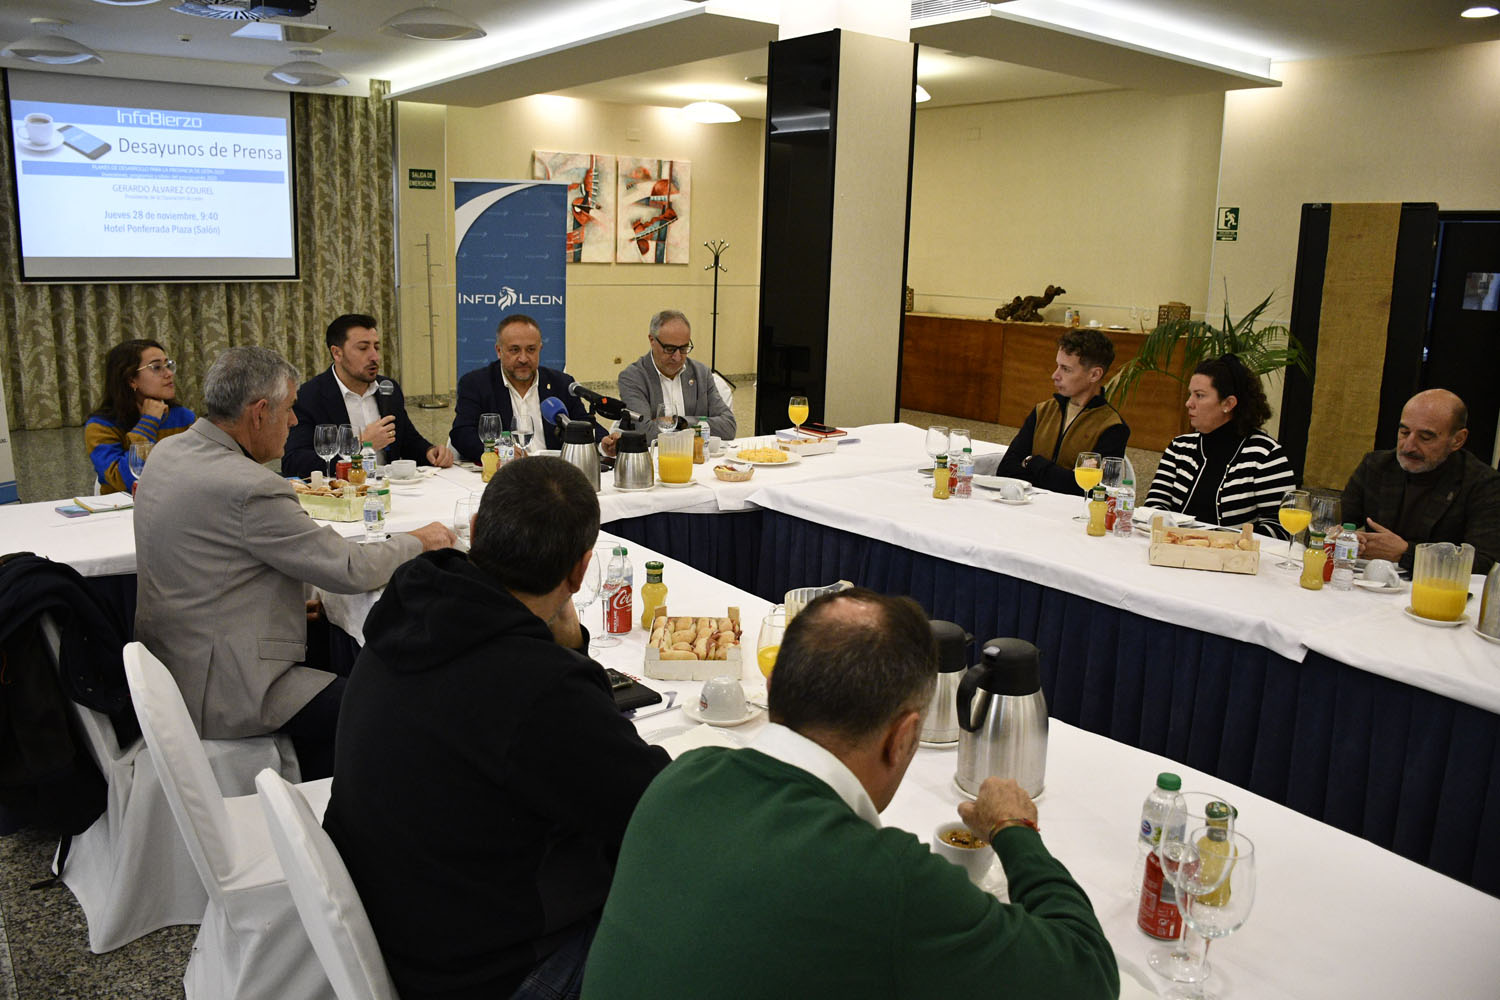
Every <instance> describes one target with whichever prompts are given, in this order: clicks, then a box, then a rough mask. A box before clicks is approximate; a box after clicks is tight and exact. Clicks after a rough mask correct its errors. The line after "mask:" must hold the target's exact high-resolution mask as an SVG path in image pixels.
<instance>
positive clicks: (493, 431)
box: [479, 413, 505, 451]
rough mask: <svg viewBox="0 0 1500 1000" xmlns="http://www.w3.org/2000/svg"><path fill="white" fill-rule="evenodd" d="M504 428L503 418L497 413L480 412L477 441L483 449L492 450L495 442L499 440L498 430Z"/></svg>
mask: <svg viewBox="0 0 1500 1000" xmlns="http://www.w3.org/2000/svg"><path fill="white" fill-rule="evenodd" d="M503 430H505V418H504V417H502V416H500V414H498V413H481V414H480V415H479V443H480V444H482V445H484V450H485V451H494V450H495V442H496V441H499V440H500V432H501V431H503Z"/></svg>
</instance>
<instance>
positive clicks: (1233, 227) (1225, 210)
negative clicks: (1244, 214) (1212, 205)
mask: <svg viewBox="0 0 1500 1000" xmlns="http://www.w3.org/2000/svg"><path fill="white" fill-rule="evenodd" d="M1239 238H1240V210H1239V207H1238V206H1235V205H1220V206H1219V217H1218V220H1217V222H1216V223H1215V225H1214V239H1215V240H1218V241H1220V242H1222V243H1236V242H1238V241H1239Z"/></svg>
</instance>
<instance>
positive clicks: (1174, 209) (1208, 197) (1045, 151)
mask: <svg viewBox="0 0 1500 1000" xmlns="http://www.w3.org/2000/svg"><path fill="white" fill-rule="evenodd" d="M1223 100H1224V99H1223V96H1222V95H1221V94H1203V95H1196V96H1191V97H1160V96H1156V95H1152V94H1144V93H1139V92H1131V91H1112V92H1109V93H1103V94H1080V95H1075V96H1069V97H1053V98H1043V99H1037V100H1028V101H1012V102H1004V103H998V104H981V105H970V106H965V107H956V108H940V109H936V110H932V111H919V112H918V114H917V140H916V149H915V153H914V162H913V168H912V169H913V183H912V204H911V246H910V257H909V261H908V277H907V283H908V284H910V285H911V286H912V287H913V288H915V289H916V307H917V309H918V310H922V311H930V312H943V313H954V314H959V315H974V316H988V315H991V314H992V313H993V312H994V310H995V307H996V306H998V305H1002V304H1004V303H1006V302H1009V301H1010V300H1011V298H1012V297H1014V296H1016V295H1039V294H1041V292H1042V290H1043V289H1044V288H1046V286H1047V285H1049V284H1056V285H1061V286H1063V287H1064V288H1066V289H1067V290H1068V294H1067V295H1065V296H1062V297H1060V298H1059V299H1058V300H1057V302H1056V303H1055V304H1054V305H1053V306H1052V307H1051V308H1050V309H1049V310H1048V311H1047V313H1046V315H1047V317H1048V318H1049V319H1056V320H1058V321H1060V320H1061V319H1062V314H1063V309H1064V307H1065V306H1067V305H1070V304H1073V305H1077V306H1078V307H1079V308H1081V310H1082V312H1083V317H1084V320H1085V322H1087V321H1088V320H1091V319H1098V320H1099V321H1100V322H1101V323H1104V324H1109V323H1124V324H1128V325H1130V326H1131V327H1134V326H1135V325H1136V324H1135V322H1134V317H1133V315H1132V309H1133V308H1138V307H1149V311H1150V315H1151V320H1152V321H1154V320H1155V316H1156V306H1157V304H1158V303H1161V302H1166V301H1169V300H1173V299H1176V300H1178V301H1182V302H1187V303H1188V304H1189V305H1191V306H1192V307H1193V310H1194V312H1201V311H1202V309H1203V307H1204V302H1205V294H1206V289H1207V286H1208V273H1209V258H1210V252H1211V246H1212V240H1213V218H1214V189H1215V184H1216V181H1217V174H1218V162H1219V138H1220V135H1219V132H1220V125H1221V121H1222V116H1223Z"/></svg>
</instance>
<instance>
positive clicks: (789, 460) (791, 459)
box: [734, 451, 802, 469]
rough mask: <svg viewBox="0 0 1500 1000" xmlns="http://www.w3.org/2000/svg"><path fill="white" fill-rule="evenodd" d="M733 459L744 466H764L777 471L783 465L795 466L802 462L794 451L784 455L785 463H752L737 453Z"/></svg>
mask: <svg viewBox="0 0 1500 1000" xmlns="http://www.w3.org/2000/svg"><path fill="white" fill-rule="evenodd" d="M734 459H735V461H736V462H744V463H745V464H746V465H765V466H769V467H771V468H773V469H777V468H780V467H781V466H783V465H796V464H797V463H798V462H800V461H802V456H801V455H799V454H797V453H796V452H795V451H789V452H787V453H786V461H785V462H752V461H751V460H750V459H748V458H744V457H742V456H741V455H740V453H739V452H735V455H734Z"/></svg>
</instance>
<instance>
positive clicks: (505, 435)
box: [495, 431, 516, 469]
mask: <svg viewBox="0 0 1500 1000" xmlns="http://www.w3.org/2000/svg"><path fill="white" fill-rule="evenodd" d="M495 455H496V457H497V458H498V459H499V461H497V462H496V463H495V468H497V469H498V468H500V466H502V465H504V464H505V463H506V462H509V461H510V460H511V459H513V458H515V457H516V441H515V438H513V437H511V436H510V431H501V432H500V440H498V441H496V442H495Z"/></svg>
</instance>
